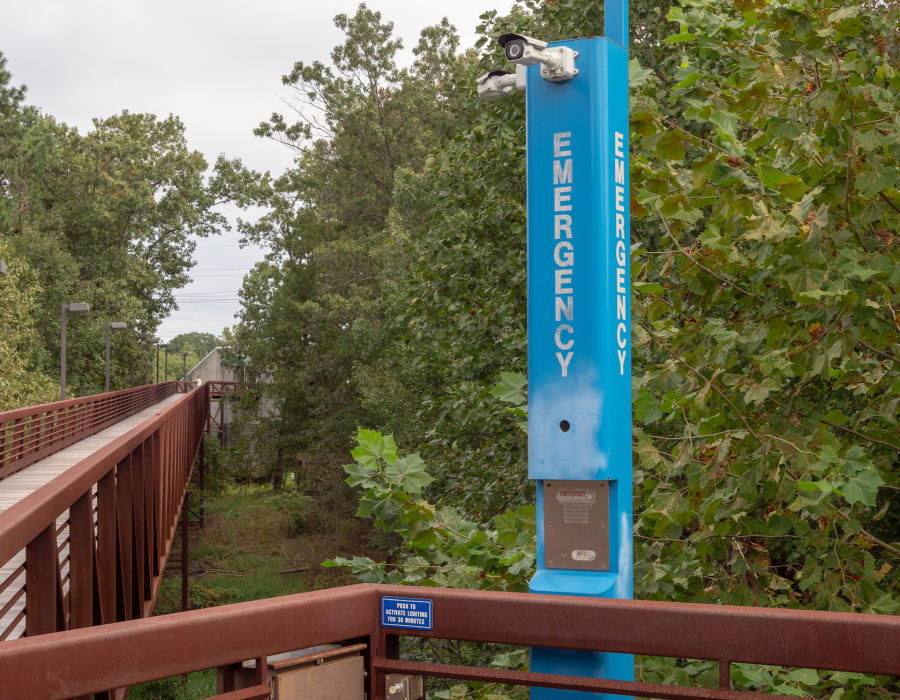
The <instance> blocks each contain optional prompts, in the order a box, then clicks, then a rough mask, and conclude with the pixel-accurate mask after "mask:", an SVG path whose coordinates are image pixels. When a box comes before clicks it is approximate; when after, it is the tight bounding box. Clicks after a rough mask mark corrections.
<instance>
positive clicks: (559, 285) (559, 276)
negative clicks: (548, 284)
mask: <svg viewBox="0 0 900 700" xmlns="http://www.w3.org/2000/svg"><path fill="white" fill-rule="evenodd" d="M566 284H572V271H571V270H557V271H556V293H557V294H571V293H572V288H571V287H564V286H563V285H566Z"/></svg>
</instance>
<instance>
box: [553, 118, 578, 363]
mask: <svg viewBox="0 0 900 700" xmlns="http://www.w3.org/2000/svg"><path fill="white" fill-rule="evenodd" d="M571 138H572V132H571V131H561V132H559V133H556V134H553V158H554V161H553V185H554V188H553V212H554V214H553V237H554V240H556V241H559V243H557V244H556V247H555V248H554V249H553V262H554V263H556V269H555V270H554V281H555V284H554V291H555V293H556V297H555V298H554V315H555V316H556V322H557V323H559V322H560V321H562V320H563V319H565V320H566V321H569V322H572V321H574V319H575V296H574V283H573V281H572V278H573V276H574V269H575V245H574V243H573V237H572V216H570V215H569V214H560V213H558V212H564V211H572V206H573V205H572V187H573V184H574V172H575V168H574V167H573V164H572V157H571V156H572V150H571V141H570V140H569V139H571ZM561 159H565V160H561ZM558 185H567V186H566V187H559V186H558ZM563 334H565V335H566V337H565V338H563ZM574 336H575V329H574V328H573V327H572V326H571V325H569V323H563V324H561V325H559V326H557V328H556V333H555V334H554V338H553V340H554V341H555V343H556V347H558V348H559V349H560V350H568V351H569V352H566V353H562V352H557V353H556V359H557V360H558V361H559V368H560V373H561V376H563V377H568V376H569V363H570V362H571V361H572V358H573V357H574V356H575V352H574V350H572V348H573V347H574V346H575V337H574Z"/></svg>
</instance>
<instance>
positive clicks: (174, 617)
mask: <svg viewBox="0 0 900 700" xmlns="http://www.w3.org/2000/svg"><path fill="white" fill-rule="evenodd" d="M378 596H379V588H378V587H377V586H373V585H357V586H348V587H345V588H337V589H330V590H325V591H314V592H310V593H301V594H297V595H290V596H282V597H279V598H272V599H269V600H260V601H254V602H250V603H239V604H236V605H229V606H223V607H220V608H210V609H206V610H193V611H191V612H185V613H173V614H171V615H164V616H160V617H151V618H147V619H143V620H131V621H128V622H121V623H119V624H115V625H103V626H100V627H91V628H87V629H78V630H71V631H68V632H60V633H59V634H50V635H43V636H39V637H34V638H27V637H26V638H24V639H17V640H15V641H10V642H5V643H4V644H2V645H0V678H2V679H3V693H4V694H5V696H7V697H12V698H29V700H41V699H46V700H51V699H58V700H65V699H66V698H72V697H79V696H82V695H87V694H89V693H96V692H101V691H103V690H107V689H109V688H110V687H117V688H122V687H126V686H131V685H135V684H137V683H145V682H147V681H151V680H155V679H158V678H169V677H172V676H179V675H183V674H186V673H193V672H195V671H201V670H204V669H208V668H215V667H217V666H226V665H228V664H232V663H237V662H241V661H245V660H247V659H254V658H260V657H263V656H273V655H275V654H278V653H281V652H285V651H291V650H293V649H302V648H304V647H309V646H314V645H316V644H324V643H329V642H340V641H342V640H345V639H355V638H358V637H362V636H367V635H368V634H369V633H370V632H371V631H372V630H373V629H375V628H376V626H377V619H376V618H377V616H378V606H379V597H378Z"/></svg>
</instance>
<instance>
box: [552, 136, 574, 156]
mask: <svg viewBox="0 0 900 700" xmlns="http://www.w3.org/2000/svg"><path fill="white" fill-rule="evenodd" d="M571 135H572V132H571V131H561V132H560V133H558V134H553V157H554V158H566V157H568V156H570V155H572V151H564V150H562V149H564V148H565V147H566V146H568V145H569V142H568V141H563V139H565V138H569V137H570V136H571Z"/></svg>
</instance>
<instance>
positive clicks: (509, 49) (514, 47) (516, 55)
mask: <svg viewBox="0 0 900 700" xmlns="http://www.w3.org/2000/svg"><path fill="white" fill-rule="evenodd" d="M524 52H525V42H524V41H522V40H521V39H518V40H516V41H511V42H509V43H508V44H507V45H506V58H508V59H509V60H510V61H515V60H518V59H520V58H522V54H523V53H524Z"/></svg>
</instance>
